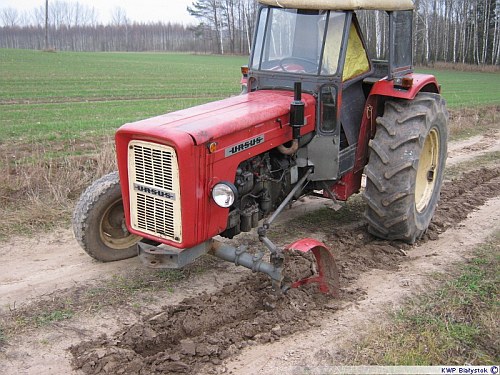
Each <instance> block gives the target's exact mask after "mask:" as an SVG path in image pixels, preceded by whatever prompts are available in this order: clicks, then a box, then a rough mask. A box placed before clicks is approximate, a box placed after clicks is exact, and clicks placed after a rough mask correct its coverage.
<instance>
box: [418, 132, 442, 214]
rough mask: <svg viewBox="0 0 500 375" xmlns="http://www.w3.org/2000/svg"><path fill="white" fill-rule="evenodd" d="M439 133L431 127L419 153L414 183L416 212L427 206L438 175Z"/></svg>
mask: <svg viewBox="0 0 500 375" xmlns="http://www.w3.org/2000/svg"><path fill="white" fill-rule="evenodd" d="M439 147H440V144H439V133H438V131H437V130H436V129H432V130H431V131H430V132H429V134H428V135H427V137H426V138H425V142H424V147H423V148H422V153H421V155H420V160H419V162H418V168H417V180H416V183H415V207H416V209H417V211H418V212H422V211H424V210H425V209H426V208H427V205H428V204H429V202H430V200H431V197H432V194H433V192H434V188H435V187H436V178H437V176H438V168H439V167H440V166H439V165H438V163H439Z"/></svg>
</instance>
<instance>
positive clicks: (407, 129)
mask: <svg viewBox="0 0 500 375" xmlns="http://www.w3.org/2000/svg"><path fill="white" fill-rule="evenodd" d="M447 123H448V111H447V110H446V104H445V101H444V99H443V98H442V97H441V96H440V95H438V94H431V93H420V94H418V95H417V96H416V97H415V99H413V100H389V101H387V102H386V103H385V110H384V115H383V116H382V117H379V118H377V124H378V127H377V132H376V134H375V137H374V138H373V139H372V140H370V142H369V147H370V155H369V162H368V164H367V166H366V167H365V174H366V177H367V182H366V189H365V192H364V199H365V201H366V203H367V207H366V211H365V218H366V220H367V221H368V231H369V232H370V233H372V234H373V235H375V236H377V237H380V238H384V239H389V240H402V241H405V242H408V243H410V244H412V243H414V242H415V241H416V240H418V239H419V238H420V237H421V236H422V235H423V234H424V233H425V231H426V230H427V227H428V226H429V224H430V222H431V219H432V216H433V215H434V211H435V209H436V206H437V203H438V200H439V195H440V191H441V185H442V183H443V176H444V168H445V162H446V157H447V139H448V128H447Z"/></svg>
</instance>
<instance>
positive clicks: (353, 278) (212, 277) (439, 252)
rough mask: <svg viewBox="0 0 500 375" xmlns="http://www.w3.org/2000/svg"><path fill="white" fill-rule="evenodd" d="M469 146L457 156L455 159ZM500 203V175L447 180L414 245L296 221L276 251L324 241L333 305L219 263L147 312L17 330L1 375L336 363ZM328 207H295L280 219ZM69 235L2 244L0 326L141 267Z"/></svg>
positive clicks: (124, 311)
mask: <svg viewBox="0 0 500 375" xmlns="http://www.w3.org/2000/svg"><path fill="white" fill-rule="evenodd" d="M496 139H497V140H498V138H496ZM496 144H498V143H496ZM467 145H469V146H470V144H469V143H467ZM467 145H464V146H463V147H457V148H456V149H455V151H453V152H456V154H453V155H457V157H458V155H460V157H462V155H463V153H462V150H463V148H464V147H468V146H467ZM488 146H490V145H488ZM451 149H453V148H451ZM481 150H482V151H484V148H481ZM474 151H475V150H472V151H471V152H469V154H468V157H469V158H471V157H473V156H474ZM477 151H479V150H477ZM452 160H453V159H452ZM462 160H464V159H461V161H462ZM499 197H500V167H490V168H483V169H479V170H476V171H472V172H469V173H466V174H464V175H463V176H462V177H460V178H459V179H457V180H455V181H448V182H446V183H445V184H444V186H443V189H442V193H441V200H440V203H439V206H438V209H437V211H436V214H435V217H434V219H433V221H432V224H431V226H430V228H429V230H428V231H427V233H426V234H425V236H424V238H423V239H422V240H421V241H420V242H419V243H417V244H416V245H414V246H409V245H406V244H402V243H400V242H388V241H381V240H378V239H376V238H374V237H372V236H371V235H370V234H368V233H367V231H366V226H365V224H364V223H363V221H362V220H359V219H356V217H355V218H354V220H352V221H347V222H339V223H337V222H335V221H334V220H332V221H331V222H329V223H328V224H329V225H325V226H318V225H317V223H305V222H304V223H299V225H297V224H296V222H295V221H294V223H295V224H293V225H291V232H294V233H293V235H292V237H294V238H290V236H289V235H287V238H286V239H282V240H280V241H282V242H283V243H280V245H284V244H285V242H287V243H289V242H292V241H293V240H295V239H298V238H301V237H314V238H319V239H321V240H322V241H323V242H324V243H325V244H326V245H327V246H328V247H329V248H330V249H331V250H332V253H333V255H334V257H335V261H336V264H337V266H338V270H339V273H340V296H339V298H337V299H333V298H331V297H330V296H328V295H324V294H321V293H318V291H317V288H316V287H315V285H308V286H306V287H301V288H299V289H291V290H290V291H289V292H288V293H287V294H285V295H277V294H275V293H274V292H273V291H272V289H271V285H270V282H269V280H268V278H267V277H266V276H263V275H259V274H252V273H251V272H250V271H248V270H246V269H242V268H236V267H235V266H232V265H229V264H226V263H216V264H212V265H209V266H208V267H209V269H208V270H207V271H206V272H204V273H203V274H201V275H199V277H197V276H196V275H194V276H190V277H189V278H188V279H186V280H184V281H181V282H179V283H177V284H175V285H174V286H173V288H172V289H173V290H172V291H169V292H166V291H165V292H159V293H158V296H159V298H160V301H159V302H158V300H155V301H153V302H152V303H151V304H150V305H149V306H148V307H147V308H137V307H134V306H129V305H126V306H120V307H117V306H115V307H113V308H111V309H107V310H106V309H105V310H102V311H99V312H98V313H89V314H83V313H82V314H80V315H78V316H75V317H73V318H72V319H70V320H68V321H62V322H56V323H52V324H50V325H48V326H44V327H41V328H40V327H38V328H37V327H34V328H31V329H26V330H21V331H20V333H19V334H18V335H15V336H10V337H8V339H7V341H6V344H5V345H3V347H1V346H0V363H1V368H2V373H4V374H19V373H25V374H38V373H53V374H67V373H80V374H81V373H84V374H168V373H190V374H191V373H214V374H215V373H227V372H233V373H238V374H252V373H257V372H259V373H261V374H263V373H269V374H271V373H276V367H277V366H278V367H279V368H280V371H279V372H280V373H292V372H294V371H295V370H296V368H297V366H304V365H313V366H314V365H319V364H324V363H339V362H341V359H340V358H338V357H337V355H338V350H339V349H340V346H341V345H343V343H345V342H348V341H351V340H353V339H355V338H356V337H358V336H360V335H362V332H363V327H364V325H365V324H367V323H369V324H376V321H377V319H383V314H382V313H381V311H382V310H383V309H384V308H386V307H387V306H390V305H394V306H397V305H398V304H399V303H400V302H401V300H402V298H403V297H404V296H405V295H408V293H414V292H418V290H419V286H420V285H422V283H423V281H422V280H424V279H425V277H426V275H427V272H434V271H439V270H443V269H444V268H446V267H447V266H448V265H450V264H452V263H453V262H456V261H460V260H463V258H464V257H467V256H468V254H469V253H470V252H471V251H472V249H473V248H474V246H476V245H477V244H479V243H481V242H482V241H484V240H485V238H486V237H487V236H488V235H489V234H490V233H491V232H492V231H493V230H495V229H498V224H497V223H498V222H500V198H499ZM325 204H326V205H328V204H329V203H325V201H314V202H312V203H311V202H308V203H307V204H299V206H298V208H295V209H292V210H291V211H290V212H289V214H287V215H285V216H288V219H290V218H292V217H294V216H297V212H301V213H302V210H303V209H305V208H304V207H306V206H308V207H309V208H307V210H309V209H317V208H318V207H320V206H324V205H325ZM311 207H312V208H311ZM343 209H345V208H343ZM294 212H295V214H294ZM287 233H288V232H287ZM69 236H70V235H69V231H68V230H64V231H62V232H59V233H53V234H50V235H48V236H44V237H40V238H37V239H24V238H15V239H11V240H10V241H9V242H7V243H5V244H0V328H1V326H2V325H1V322H2V319H3V321H4V322H7V321H8V319H11V318H10V317H11V316H12V311H15V310H16V308H17V306H23V308H29V307H30V306H33V308H35V309H36V308H40V306H43V303H44V302H45V301H47V303H48V301H54V300H58V299H64V298H67V297H68V296H69V295H71V294H77V293H81V292H82V290H85V289H89V288H91V287H95V285H96V284H99V283H102V282H103V280H105V279H106V278H107V277H109V276H110V275H112V274H115V275H121V276H123V277H127V275H129V274H132V273H133V272H134V271H136V270H137V269H141V268H142V266H141V265H140V264H138V261H137V260H136V259H130V260H127V261H123V262H117V263H109V264H99V263H95V262H93V261H91V260H90V258H89V257H87V256H86V255H85V254H83V252H82V251H81V250H79V249H78V247H77V245H76V244H75V243H74V242H73V240H71V239H69V238H68V237H69ZM248 238H249V237H246V239H245V241H246V240H247V239H248ZM240 241H241V240H240ZM249 244H250V246H251V247H256V246H257V243H256V241H251V240H250V241H249ZM34 252H35V253H36V255H33V253H34ZM289 263H291V264H293V267H290V269H289V270H288V273H287V276H289V277H290V278H292V279H294V278H298V277H299V275H300V277H303V276H305V275H307V274H308V273H309V272H310V269H311V263H310V259H308V258H307V257H299V256H293V255H292V256H291V258H290V262H289ZM82 309H83V310H85V306H83V307H82ZM90 310H91V309H90V308H89V311H90ZM5 325H8V324H5ZM0 333H1V332H0Z"/></svg>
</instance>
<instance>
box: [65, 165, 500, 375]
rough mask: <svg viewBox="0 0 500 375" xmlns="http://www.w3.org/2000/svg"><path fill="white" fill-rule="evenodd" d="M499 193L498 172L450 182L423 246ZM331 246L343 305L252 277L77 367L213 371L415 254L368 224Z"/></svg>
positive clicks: (351, 297)
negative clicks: (281, 291)
mask: <svg viewBox="0 0 500 375" xmlns="http://www.w3.org/2000/svg"><path fill="white" fill-rule="evenodd" d="M498 195H500V168H495V169H481V170H479V171H475V172H470V173H467V174H465V175H464V176H463V177H462V178H461V179H460V180H459V181H454V182H448V183H446V184H445V186H444V187H443V192H442V197H441V203H440V205H439V208H438V210H437V213H436V215H435V218H434V220H433V222H432V225H431V227H430V228H429V230H428V232H427V234H426V235H425V237H424V239H423V240H422V241H421V243H420V245H422V243H425V242H426V241H428V240H436V239H437V238H438V237H439V234H440V233H443V232H444V231H446V230H447V229H448V228H450V227H452V226H455V225H457V224H459V223H460V222H462V221H463V220H464V219H466V218H467V216H468V214H469V213H470V212H471V211H473V210H475V209H476V208H478V207H480V206H481V205H483V204H484V203H485V202H486V200H488V199H489V198H494V197H496V196H498ZM326 243H327V245H329V247H330V248H332V249H335V250H334V253H335V258H336V261H337V264H338V266H339V270H340V276H341V294H340V298H339V299H338V300H332V299H331V298H330V297H329V296H327V295H324V294H320V293H318V292H317V288H316V287H315V286H314V285H309V286H308V287H305V288H300V289H292V290H290V291H289V292H288V293H287V294H286V295H283V296H276V295H274V293H273V292H272V290H271V285H270V282H269V281H268V279H267V278H266V277H265V276H260V275H257V276H256V275H249V276H247V277H245V278H243V279H242V280H241V281H239V282H236V283H231V284H226V285H224V286H223V287H222V288H221V289H220V290H218V291H216V292H214V293H210V294H208V293H203V294H201V295H199V296H196V297H193V298H188V299H185V300H184V301H182V302H181V303H180V304H178V305H174V306H167V307H165V308H164V309H163V310H162V311H161V312H159V313H157V314H154V315H148V316H145V317H144V318H142V319H141V320H140V321H139V322H137V323H135V324H133V325H132V326H130V327H127V328H125V329H122V330H120V331H119V332H117V333H116V334H114V335H112V336H110V337H102V338H99V339H97V340H93V341H88V342H83V343H81V344H78V345H75V346H73V347H72V348H71V353H72V354H73V356H74V358H73V365H74V367H75V368H78V369H81V370H83V371H84V372H85V373H86V374H102V373H106V374H131V373H140V374H143V373H144V374H164V373H197V372H200V371H203V372H215V371H216V369H217V366H219V365H220V364H221V363H222V361H223V360H225V359H227V358H229V357H231V356H234V355H235V354H237V353H238V352H239V351H240V350H241V349H243V348H245V347H248V346H254V345H260V344H266V343H270V342H274V341H276V340H280V339H281V338H282V337H284V336H289V335H291V334H293V333H296V332H297V331H304V330H308V329H310V328H311V327H312V326H314V324H315V323H316V322H317V320H318V317H320V316H321V315H322V314H323V313H324V311H332V310H340V309H342V308H343V306H345V304H346V302H349V301H357V300H359V299H363V298H364V293H363V291H361V290H353V289H352V285H353V281H354V280H356V279H357V278H358V277H359V276H360V275H361V274H363V273H364V272H367V271H369V270H371V269H382V270H386V271H389V272H391V271H396V270H398V268H399V266H400V265H401V263H403V262H405V260H406V259H407V258H406V257H405V254H406V251H409V249H410V246H408V245H404V244H401V243H399V242H394V243H389V242H385V241H380V240H377V239H375V238H373V237H372V236H370V235H369V234H368V233H367V232H366V230H365V227H364V226H363V227H359V228H356V229H353V230H346V231H336V232H335V233H331V234H330V235H328V236H327V238H326ZM302 259H304V258H302ZM304 260H306V259H304ZM289 276H291V277H294V276H296V275H289Z"/></svg>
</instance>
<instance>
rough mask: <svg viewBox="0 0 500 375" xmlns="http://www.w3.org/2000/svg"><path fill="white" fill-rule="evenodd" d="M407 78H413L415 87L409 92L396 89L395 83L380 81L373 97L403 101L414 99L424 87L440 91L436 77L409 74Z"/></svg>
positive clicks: (372, 93)
mask: <svg viewBox="0 0 500 375" xmlns="http://www.w3.org/2000/svg"><path fill="white" fill-rule="evenodd" d="M406 77H411V78H413V86H412V87H411V88H410V89H409V90H405V89H400V88H394V81H388V80H385V79H384V80H380V81H378V82H376V83H375V84H374V85H373V88H372V90H371V92H370V96H372V95H382V96H389V97H393V98H401V99H413V98H415V96H416V95H417V94H418V93H419V92H420V91H421V90H422V88H423V87H424V86H427V85H431V86H433V87H434V88H435V91H436V92H438V91H439V85H438V83H437V81H436V77H434V76H433V75H430V74H416V73H413V74H408V75H407V76H406Z"/></svg>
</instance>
